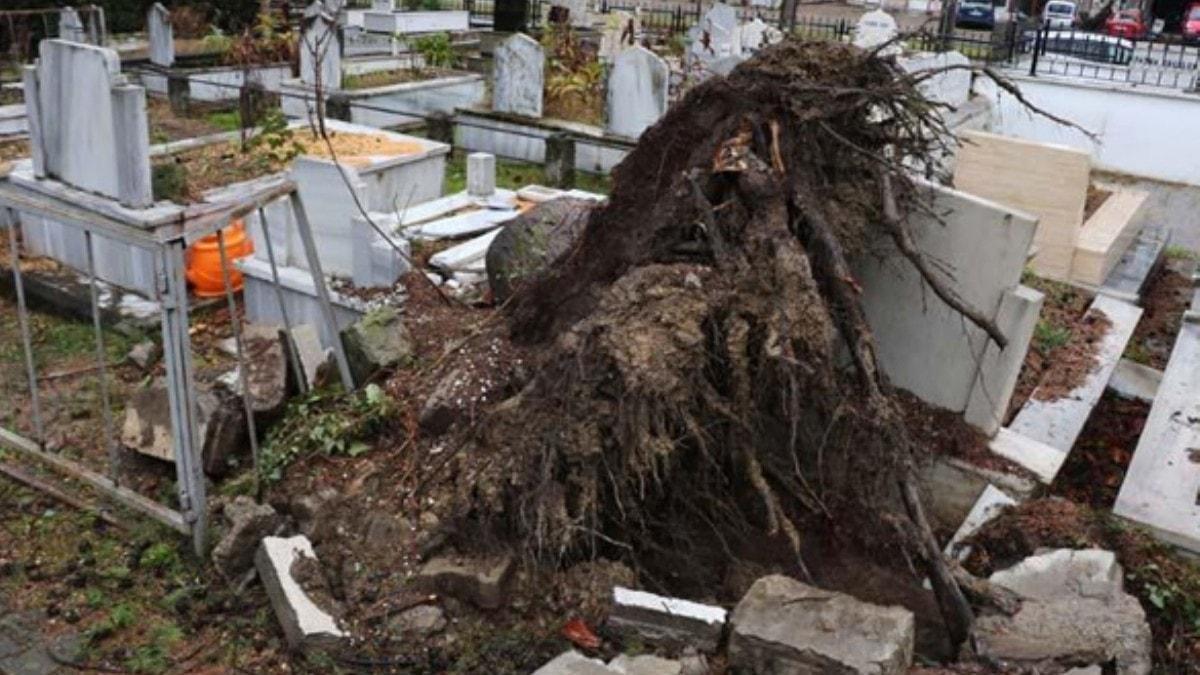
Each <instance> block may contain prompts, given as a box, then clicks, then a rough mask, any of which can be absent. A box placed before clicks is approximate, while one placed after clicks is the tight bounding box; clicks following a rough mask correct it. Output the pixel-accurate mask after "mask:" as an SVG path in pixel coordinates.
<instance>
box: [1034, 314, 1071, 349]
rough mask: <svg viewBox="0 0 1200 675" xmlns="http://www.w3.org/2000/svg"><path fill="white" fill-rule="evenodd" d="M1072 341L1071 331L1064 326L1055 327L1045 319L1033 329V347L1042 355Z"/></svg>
mask: <svg viewBox="0 0 1200 675" xmlns="http://www.w3.org/2000/svg"><path fill="white" fill-rule="evenodd" d="M1070 339H1071V331H1069V330H1067V329H1066V328H1063V327H1062V326H1055V325H1053V324H1051V323H1050V322H1049V321H1046V320H1045V319H1041V320H1039V321H1038V322H1037V325H1036V326H1035V327H1034V329H1033V345H1034V347H1036V348H1037V350H1038V351H1039V352H1041V353H1042V354H1048V353H1050V351H1051V350H1053V349H1055V348H1058V347H1061V346H1063V345H1065V344H1067V341H1068V340H1070Z"/></svg>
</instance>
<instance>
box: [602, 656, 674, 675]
mask: <svg viewBox="0 0 1200 675" xmlns="http://www.w3.org/2000/svg"><path fill="white" fill-rule="evenodd" d="M608 668H609V670H612V671H614V672H617V673H621V674H622V675H682V673H683V665H682V664H680V663H679V662H678V661H674V660H671V659H664V658H662V657H661V656H655V655H653V654H642V655H640V656H629V655H628V654H621V655H620V656H618V657H617V658H615V659H613V660H612V661H609V662H608Z"/></svg>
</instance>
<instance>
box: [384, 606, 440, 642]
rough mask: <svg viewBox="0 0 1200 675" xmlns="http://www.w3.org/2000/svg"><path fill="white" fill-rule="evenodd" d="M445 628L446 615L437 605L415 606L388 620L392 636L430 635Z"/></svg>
mask: <svg viewBox="0 0 1200 675" xmlns="http://www.w3.org/2000/svg"><path fill="white" fill-rule="evenodd" d="M445 627H446V613H445V612H444V611H442V608H441V607H438V606H437V605H417V606H416V607H412V608H410V609H406V610H404V611H403V612H400V613H399V614H397V615H395V616H393V617H392V618H391V619H388V630H389V631H390V632H391V633H392V634H394V635H403V636H408V637H412V636H418V637H419V636H425V635H432V634H434V633H439V632H441V631H442V630H443V629H444V628H445Z"/></svg>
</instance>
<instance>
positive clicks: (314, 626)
mask: <svg viewBox="0 0 1200 675" xmlns="http://www.w3.org/2000/svg"><path fill="white" fill-rule="evenodd" d="M316 557H317V554H316V553H315V552H314V551H313V547H312V543H311V542H309V540H308V538H307V537H304V536H302V535H301V536H295V537H290V538H282V537H266V538H264V539H263V540H262V543H261V544H260V546H259V548H258V553H256V554H255V556H254V565H255V567H256V568H257V569H258V576H259V578H260V579H262V582H263V587H264V588H266V590H267V597H268V598H269V599H270V601H271V609H272V610H274V612H275V618H276V619H277V620H278V621H279V625H280V626H281V627H282V628H283V634H284V636H285V637H286V638H287V643H288V646H289V647H291V648H292V649H294V650H301V649H305V648H308V647H317V648H330V647H334V646H336V645H337V644H339V643H340V642H341V641H342V640H343V639H344V638H346V637H347V634H346V633H345V632H344V631H343V630H342V629H341V628H340V627H338V624H337V620H336V619H335V618H334V617H333V615H332V614H330V613H329V612H328V611H326V610H325V609H322V608H321V607H319V606H318V605H317V603H316V602H314V601H313V599H312V598H311V597H309V595H308V593H306V592H305V591H304V589H303V588H301V586H300V583H299V582H298V581H297V580H296V578H295V577H294V576H293V575H292V566H293V565H294V564H296V563H297V562H298V561H300V560H301V559H304V558H311V559H314V560H315V559H316Z"/></svg>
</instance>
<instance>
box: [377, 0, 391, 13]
mask: <svg viewBox="0 0 1200 675" xmlns="http://www.w3.org/2000/svg"><path fill="white" fill-rule="evenodd" d="M371 10H372V11H375V12H394V11H396V0H372V2H371Z"/></svg>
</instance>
